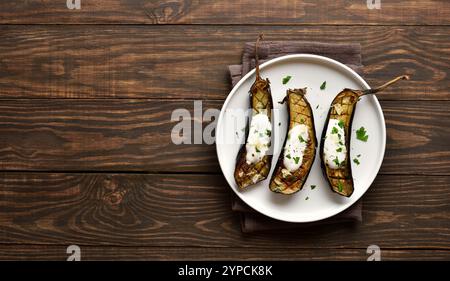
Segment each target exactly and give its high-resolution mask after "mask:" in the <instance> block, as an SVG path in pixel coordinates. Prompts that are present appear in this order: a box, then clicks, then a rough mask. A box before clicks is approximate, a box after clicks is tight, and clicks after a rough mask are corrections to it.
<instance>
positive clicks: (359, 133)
mask: <svg viewBox="0 0 450 281" xmlns="http://www.w3.org/2000/svg"><path fill="white" fill-rule="evenodd" d="M366 133H367V131H366V129H364V127H361V128H359V129H358V130H356V138H357V139H359V140H360V141H364V142H366V141H367V139H368V138H369V135H367V134H366Z"/></svg>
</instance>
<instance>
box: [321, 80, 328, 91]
mask: <svg viewBox="0 0 450 281" xmlns="http://www.w3.org/2000/svg"><path fill="white" fill-rule="evenodd" d="M326 87H327V81H323V83H322V85H320V89H321V90H325V88H326Z"/></svg>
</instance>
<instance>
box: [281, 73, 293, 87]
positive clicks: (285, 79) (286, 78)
mask: <svg viewBox="0 0 450 281" xmlns="http://www.w3.org/2000/svg"><path fill="white" fill-rule="evenodd" d="M291 78H292V76H290V75H288V76H286V77H284V78H283V85H286V84H287V82H289V80H291Z"/></svg>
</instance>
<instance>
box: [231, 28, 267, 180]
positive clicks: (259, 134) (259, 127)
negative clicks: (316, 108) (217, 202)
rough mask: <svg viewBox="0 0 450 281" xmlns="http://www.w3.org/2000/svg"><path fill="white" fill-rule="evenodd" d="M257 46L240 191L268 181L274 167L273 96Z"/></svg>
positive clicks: (237, 175)
mask: <svg viewBox="0 0 450 281" xmlns="http://www.w3.org/2000/svg"><path fill="white" fill-rule="evenodd" d="M261 39H262V36H261V35H260V36H259V37H258V39H257V41H256V44H255V58H256V70H255V75H256V80H255V82H254V83H253V85H252V86H251V88H250V92H249V94H250V105H251V108H252V114H251V115H252V116H251V121H250V126H249V124H247V129H246V143H245V144H244V145H243V146H242V147H241V149H240V150H239V153H238V155H237V160H236V167H235V170H234V179H235V181H236V184H237V185H238V186H239V187H240V188H245V187H247V186H249V185H252V184H255V183H257V182H260V181H262V180H264V179H266V178H267V176H268V175H269V172H270V167H271V165H272V154H271V151H270V148H271V143H272V108H273V104H272V95H271V92H270V82H269V79H263V78H261V76H260V73H259V60H258V45H259V42H260V40H261Z"/></svg>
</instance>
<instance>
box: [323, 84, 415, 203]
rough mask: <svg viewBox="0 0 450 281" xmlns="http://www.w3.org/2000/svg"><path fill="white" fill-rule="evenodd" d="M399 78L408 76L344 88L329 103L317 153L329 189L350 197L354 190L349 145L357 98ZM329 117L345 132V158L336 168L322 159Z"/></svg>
mask: <svg viewBox="0 0 450 281" xmlns="http://www.w3.org/2000/svg"><path fill="white" fill-rule="evenodd" d="M400 80H409V76H407V75H402V76H398V77H396V78H394V79H393V80H391V81H389V82H387V83H385V84H383V85H382V86H380V87H378V88H374V89H367V90H352V89H344V90H342V91H341V92H340V93H339V94H338V95H337V96H336V97H335V98H334V100H333V102H332V103H331V106H330V110H329V112H328V116H327V119H326V121H325V126H324V128H323V131H322V136H321V141H320V152H319V153H320V159H321V167H322V171H323V173H324V175H325V178H326V179H327V181H328V183H329V185H330V187H331V189H332V190H333V191H334V192H336V193H338V194H340V195H342V196H346V197H350V196H351V195H352V194H353V191H354V181H353V176H352V165H351V159H350V147H351V146H350V140H351V132H352V123H353V117H354V114H355V109H356V104H357V103H358V101H359V99H360V98H361V97H362V96H364V95H369V94H376V93H378V92H380V91H383V90H384V89H386V88H387V87H388V86H390V85H392V84H394V83H396V82H397V81H400ZM331 119H336V120H339V121H340V122H342V123H341V124H342V125H343V130H344V133H345V148H346V156H345V160H344V161H343V162H341V163H339V166H338V168H336V169H332V168H330V167H329V166H328V165H327V163H326V161H325V159H324V158H325V156H324V146H325V138H326V135H327V131H328V126H330V120H331Z"/></svg>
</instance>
